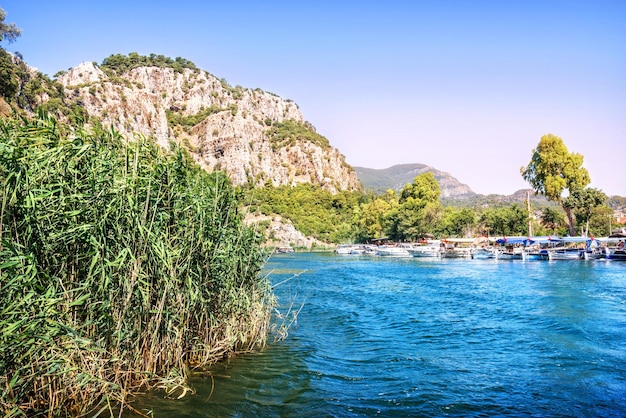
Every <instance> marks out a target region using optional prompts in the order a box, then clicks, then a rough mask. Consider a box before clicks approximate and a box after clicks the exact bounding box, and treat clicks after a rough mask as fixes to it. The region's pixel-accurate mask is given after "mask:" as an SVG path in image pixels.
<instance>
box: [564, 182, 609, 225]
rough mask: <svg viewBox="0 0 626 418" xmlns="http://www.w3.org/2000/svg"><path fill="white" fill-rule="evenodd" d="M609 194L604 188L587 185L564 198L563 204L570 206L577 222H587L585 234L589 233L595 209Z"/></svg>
mask: <svg viewBox="0 0 626 418" xmlns="http://www.w3.org/2000/svg"><path fill="white" fill-rule="evenodd" d="M606 200H607V196H606V194H604V192H602V190H598V189H594V188H592V187H587V188H585V189H576V190H574V191H572V193H570V195H569V196H568V197H567V198H565V199H564V200H563V205H565V207H567V208H569V209H570V210H571V211H572V213H573V214H574V216H575V217H576V222H578V223H579V224H582V223H584V224H585V235H588V234H589V219H590V218H591V215H592V213H593V210H594V209H595V208H597V207H598V206H600V205H602V204H604V202H606Z"/></svg>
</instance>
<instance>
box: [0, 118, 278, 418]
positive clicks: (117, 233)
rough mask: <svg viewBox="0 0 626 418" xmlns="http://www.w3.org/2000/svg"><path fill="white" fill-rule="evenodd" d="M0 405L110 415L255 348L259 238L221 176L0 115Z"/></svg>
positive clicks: (263, 321)
mask: <svg viewBox="0 0 626 418" xmlns="http://www.w3.org/2000/svg"><path fill="white" fill-rule="evenodd" d="M0 180H1V183H0V185H1V189H0V192H1V193H2V204H1V206H0V236H1V238H2V241H1V243H0V279H1V280H0V313H1V314H0V322H1V324H0V330H1V331H0V388H1V389H0V409H1V410H2V412H3V415H4V416H9V417H16V416H77V415H94V416H95V415H99V414H104V415H112V414H113V413H114V411H119V410H120V408H121V409H125V408H130V409H132V406H130V405H129V404H128V403H129V402H132V400H133V394H135V393H138V392H139V391H144V390H149V389H155V388H157V389H164V390H166V391H167V392H168V393H170V396H181V395H184V394H185V393H186V392H187V391H189V390H190V389H189V388H188V387H187V386H186V379H187V377H188V376H189V375H190V374H191V373H193V372H195V371H202V370H205V367H206V366H209V365H211V364H213V363H214V362H216V361H218V360H220V359H222V358H224V357H227V356H229V355H232V354H234V353H236V352H243V351H248V350H252V349H254V348H258V347H262V346H263V345H264V344H265V343H266V341H267V337H268V334H269V333H270V332H271V329H270V328H271V325H270V317H271V314H272V311H273V309H274V307H275V306H276V301H275V299H274V295H273V292H272V288H271V285H270V283H269V280H268V278H267V277H266V276H263V275H262V274H260V272H261V268H262V267H263V265H264V263H265V261H266V259H267V256H268V254H267V251H266V250H265V249H263V248H262V247H261V246H260V243H261V240H262V237H261V234H259V233H258V231H255V230H254V229H252V228H250V227H247V226H245V225H244V223H243V221H242V216H241V214H240V213H239V211H238V196H237V191H236V190H235V189H234V188H233V187H232V186H231V185H230V182H229V181H228V179H227V178H226V176H225V175H223V174H221V173H207V172H205V171H203V170H202V169H200V168H199V167H198V166H197V165H196V164H195V163H194V162H193V161H192V160H191V159H190V158H189V157H188V155H187V154H186V153H185V151H184V150H182V149H180V148H178V147H176V146H175V145H171V150H170V151H165V150H163V149H161V148H160V147H159V146H158V145H156V144H154V143H153V142H152V141H149V140H147V139H145V138H142V137H136V138H134V139H132V140H128V141H127V140H126V139H125V138H122V137H121V135H120V134H119V133H117V132H116V131H115V130H114V129H113V128H111V129H103V128H101V127H97V126H96V127H93V128H91V129H90V130H87V129H86V128H84V127H83V126H81V124H80V123H75V124H72V125H68V124H64V123H61V122H58V121H57V120H56V119H54V118H53V117H51V116H48V115H45V114H43V113H42V114H39V116H38V117H36V118H32V119H30V118H26V117H23V118H15V119H5V118H3V119H2V120H0Z"/></svg>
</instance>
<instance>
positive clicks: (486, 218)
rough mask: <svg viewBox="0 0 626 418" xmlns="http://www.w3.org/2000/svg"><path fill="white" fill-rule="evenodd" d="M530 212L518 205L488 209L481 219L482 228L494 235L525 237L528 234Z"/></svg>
mask: <svg viewBox="0 0 626 418" xmlns="http://www.w3.org/2000/svg"><path fill="white" fill-rule="evenodd" d="M527 221H528V211H527V210H526V209H524V208H522V207H521V206H519V205H517V204H512V205H511V206H504V207H500V208H488V209H486V210H484V211H483V212H482V213H481V214H480V217H479V222H480V224H481V225H482V227H483V228H484V229H485V230H487V231H489V233H490V234H492V235H503V236H506V235H524V234H526V232H527V225H528V224H527Z"/></svg>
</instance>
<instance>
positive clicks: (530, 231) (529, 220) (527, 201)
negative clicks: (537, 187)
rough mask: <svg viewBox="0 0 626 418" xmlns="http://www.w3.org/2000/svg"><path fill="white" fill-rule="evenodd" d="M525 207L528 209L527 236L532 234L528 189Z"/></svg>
mask: <svg viewBox="0 0 626 418" xmlns="http://www.w3.org/2000/svg"><path fill="white" fill-rule="evenodd" d="M526 208H527V209H528V236H529V237H532V236H533V224H532V213H531V212H530V191H528V190H527V191H526Z"/></svg>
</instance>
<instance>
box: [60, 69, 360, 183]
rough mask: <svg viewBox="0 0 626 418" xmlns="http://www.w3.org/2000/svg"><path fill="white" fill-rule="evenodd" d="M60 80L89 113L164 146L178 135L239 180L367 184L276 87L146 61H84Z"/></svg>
mask: <svg viewBox="0 0 626 418" xmlns="http://www.w3.org/2000/svg"><path fill="white" fill-rule="evenodd" d="M105 61H106V60H105ZM57 80H58V82H59V83H60V84H61V85H62V86H63V88H64V89H65V97H66V98H68V99H69V100H71V101H72V102H73V103H75V104H77V105H79V106H80V107H82V108H83V109H84V110H85V111H86V112H87V114H88V115H89V117H90V118H94V117H95V118H98V119H99V120H100V121H101V122H102V124H103V125H105V126H106V125H114V126H115V127H116V129H117V130H118V131H120V132H121V133H122V134H125V135H132V134H135V133H137V134H142V135H145V136H147V137H152V138H154V140H155V141H156V142H158V143H159V144H160V145H162V146H163V147H168V146H169V144H170V142H171V141H177V142H178V143H180V144H182V145H183V146H184V147H186V148H187V149H189V151H190V153H191V155H192V156H193V157H194V159H195V160H196V161H197V162H198V163H199V164H200V165H201V166H203V167H205V168H206V169H207V170H215V169H221V170H224V171H226V172H227V173H228V175H229V177H230V178H231V180H232V182H233V183H234V184H238V185H241V184H249V185H254V186H261V185H264V184H267V183H268V182H269V183H272V184H273V185H275V186H278V185H295V184H299V183H313V184H319V185H321V186H322V187H324V188H325V189H327V190H331V191H337V190H356V189H359V188H360V187H361V186H360V183H359V180H358V178H357V176H356V173H355V172H354V170H353V169H352V167H350V166H349V165H348V164H346V162H345V158H344V157H343V155H341V154H340V153H339V151H338V150H337V149H335V148H333V147H331V146H330V144H329V143H328V140H327V139H326V138H324V137H323V136H321V135H319V134H318V133H317V132H315V129H314V128H313V126H312V125H310V124H309V123H307V122H306V121H305V120H304V118H303V115H302V113H301V111H300V109H299V108H298V106H297V105H296V104H295V103H294V102H292V101H291V100H285V99H282V98H281V97H279V96H277V95H275V94H272V93H269V92H266V91H263V90H260V89H254V90H253V89H248V88H243V87H240V86H237V87H231V86H230V85H228V83H226V82H225V81H224V80H219V79H217V78H216V77H215V76H213V75H211V74H210V73H208V72H206V71H202V70H199V69H197V68H182V69H181V68H168V67H163V66H149V65H148V66H139V67H136V66H135V67H133V68H131V69H128V70H127V71H123V72H122V71H112V70H111V69H110V68H105V67H103V66H98V65H96V64H94V63H90V62H85V63H82V64H80V65H78V66H76V67H74V68H71V69H70V70H69V71H67V72H64V73H63V74H61V75H59V76H58V78H57Z"/></svg>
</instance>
